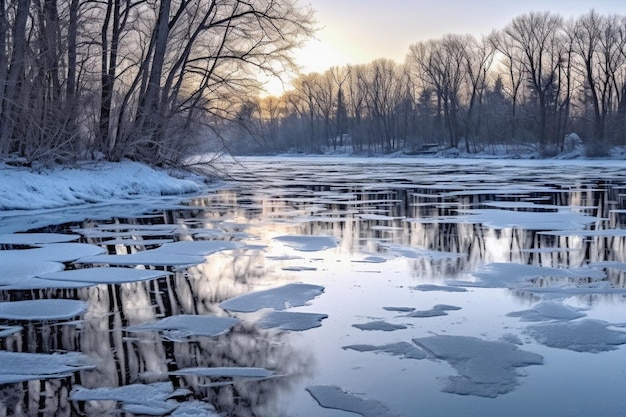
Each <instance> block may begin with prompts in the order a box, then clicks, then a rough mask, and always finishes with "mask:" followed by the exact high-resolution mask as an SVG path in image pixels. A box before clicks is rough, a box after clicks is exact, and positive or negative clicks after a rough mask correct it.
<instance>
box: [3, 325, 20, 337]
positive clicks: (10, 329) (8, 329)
mask: <svg viewBox="0 0 626 417" xmlns="http://www.w3.org/2000/svg"><path fill="white" fill-rule="evenodd" d="M21 331H22V326H0V337H7V336H11V335H12V334H15V333H19V332H21Z"/></svg>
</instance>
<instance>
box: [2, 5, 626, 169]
mask: <svg viewBox="0 0 626 417" xmlns="http://www.w3.org/2000/svg"><path fill="white" fill-rule="evenodd" d="M317 24H318V22H316V21H315V18H314V12H313V10H311V9H310V8H307V7H304V6H302V5H301V3H300V2H298V1H297V0H254V1H241V0H6V1H2V2H0V34H1V36H0V158H1V159H2V160H5V161H9V162H11V163H14V164H21V165H30V164H32V163H33V162H34V161H43V162H46V163H47V162H54V163H74V162H75V161H78V160H81V159H105V160H109V161H119V160H121V159H124V158H130V159H132V160H137V161H142V162H148V163H150V164H153V165H179V164H181V162H182V161H184V160H185V158H186V157H187V156H189V155H191V154H194V153H200V152H205V151H207V150H218V149H219V150H223V149H227V150H228V151H229V152H231V153H234V154H243V153H276V152H307V153H316V152H326V151H328V150H337V149H349V150H350V151H352V152H355V153H366V154H372V153H386V152H396V151H404V152H407V153H420V152H422V151H424V150H425V149H431V148H432V147H437V148H448V147H449V148H456V149H463V150H464V151H467V152H478V151H481V150H485V149H489V148H496V147H499V146H513V145H515V146H526V147H532V148H535V149H537V150H539V151H541V153H542V154H543V155H545V156H550V155H553V154H555V153H557V152H559V151H561V150H562V149H563V148H564V147H565V146H566V145H567V143H566V140H565V138H566V137H568V135H569V134H570V133H576V135H577V136H576V137H579V138H581V140H582V141H583V142H584V145H585V149H586V152H587V154H588V155H589V156H600V155H603V154H605V153H606V152H607V150H608V149H609V148H610V147H611V146H614V145H623V144H626V136H625V135H624V131H625V127H626V126H625V125H626V16H620V15H610V16H608V15H602V14H599V13H598V12H596V11H594V10H591V11H589V12H588V13H586V14H584V15H582V16H579V17H577V18H570V19H565V18H563V17H562V16H560V15H558V14H554V13H550V12H531V13H528V14H523V15H520V16H518V17H516V18H514V19H513V20H512V21H511V22H510V23H508V24H507V25H506V26H505V27H503V28H501V29H494V30H493V31H491V32H490V33H489V34H488V35H487V36H483V37H482V38H480V39H478V38H476V37H475V36H472V35H460V34H447V35H445V36H443V37H441V38H439V39H431V40H422V41H417V42H416V43H414V44H413V45H411V46H410V48H409V50H408V51H407V55H406V59H405V61H404V62H403V63H398V62H395V61H392V60H389V59H385V58H380V59H377V60H375V61H373V62H371V63H368V64H359V65H346V66H342V67H338V66H337V67H332V68H329V69H328V70H327V71H325V72H324V73H309V74H299V75H297V76H296V78H295V79H293V81H292V82H291V85H292V88H290V89H288V90H287V91H286V92H285V93H284V94H283V95H282V96H280V97H275V96H267V95H264V94H263V86H262V81H261V80H262V79H263V78H265V79H267V78H268V77H282V78H284V79H288V78H289V77H290V74H298V73H297V71H298V69H297V66H296V65H295V63H294V61H293V57H292V54H291V53H292V52H293V51H294V49H295V48H297V47H298V46H300V45H301V44H302V42H303V41H305V40H306V39H309V38H310V37H311V36H313V35H314V33H315V29H316V26H317ZM260 75H262V76H260ZM570 137H571V135H570Z"/></svg>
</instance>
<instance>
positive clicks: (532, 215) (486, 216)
mask: <svg viewBox="0 0 626 417" xmlns="http://www.w3.org/2000/svg"><path fill="white" fill-rule="evenodd" d="M462 214H465V215H466V216H463V215H461V216H458V217H456V220H457V221H459V222H462V223H480V224H483V225H485V226H488V227H493V228H494V229H506V228H510V227H520V228H524V229H526V230H572V229H583V228H584V227H585V226H587V225H589V224H592V223H594V222H596V221H597V220H598V219H597V218H595V217H592V216H588V215H586V214H584V213H576V212H567V211H560V212H529V211H511V210H494V209H473V210H464V211H463V212H462Z"/></svg>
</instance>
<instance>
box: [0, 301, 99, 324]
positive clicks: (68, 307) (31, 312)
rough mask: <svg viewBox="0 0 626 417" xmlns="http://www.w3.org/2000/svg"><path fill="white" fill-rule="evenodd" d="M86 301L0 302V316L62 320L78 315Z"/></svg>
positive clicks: (10, 318) (17, 318) (15, 318)
mask: <svg viewBox="0 0 626 417" xmlns="http://www.w3.org/2000/svg"><path fill="white" fill-rule="evenodd" d="M86 310H87V303H85V302H83V301H78V300H63V299H44V300H23V301H8V302H2V303H0V318H3V319H9V320H64V319H70V318H73V317H76V316H80V315H81V314H83V313H84V312H85V311H86Z"/></svg>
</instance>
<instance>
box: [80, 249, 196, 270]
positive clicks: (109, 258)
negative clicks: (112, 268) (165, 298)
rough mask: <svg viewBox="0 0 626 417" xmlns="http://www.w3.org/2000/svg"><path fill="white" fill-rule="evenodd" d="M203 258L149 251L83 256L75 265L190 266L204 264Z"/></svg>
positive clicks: (155, 250)
mask: <svg viewBox="0 0 626 417" xmlns="http://www.w3.org/2000/svg"><path fill="white" fill-rule="evenodd" d="M204 261H205V258H204V257H203V256H197V255H196V256H194V255H181V254H177V253H168V252H163V251H157V249H150V250H145V251H141V252H136V253H131V254H128V255H96V256H84V257H81V258H80V259H77V260H76V261H75V263H77V264H92V265H118V266H124V265H126V266H138V265H151V266H177V267H181V266H191V265H199V264H201V263H204Z"/></svg>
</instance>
